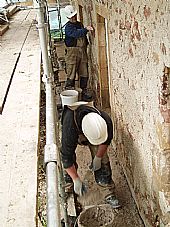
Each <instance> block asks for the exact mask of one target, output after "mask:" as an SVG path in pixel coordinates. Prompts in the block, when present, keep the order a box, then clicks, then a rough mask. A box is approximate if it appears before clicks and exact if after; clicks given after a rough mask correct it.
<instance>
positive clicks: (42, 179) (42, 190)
mask: <svg viewBox="0 0 170 227" xmlns="http://www.w3.org/2000/svg"><path fill="white" fill-rule="evenodd" d="M45 111H46V95H45V92H44V91H43V90H41V100H40V144H39V156H38V223H39V224H38V227H41V226H43V227H46V226H47V215H46V210H47V206H46V174H45V168H44V147H45V143H46V116H45Z"/></svg>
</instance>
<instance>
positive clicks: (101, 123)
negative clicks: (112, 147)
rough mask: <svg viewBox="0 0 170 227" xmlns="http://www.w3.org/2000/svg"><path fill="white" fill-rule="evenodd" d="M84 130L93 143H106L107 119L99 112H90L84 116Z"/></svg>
mask: <svg viewBox="0 0 170 227" xmlns="http://www.w3.org/2000/svg"><path fill="white" fill-rule="evenodd" d="M82 131H83V133H84V135H85V136H86V137H87V139H88V141H89V142H90V143H91V144H93V145H99V144H102V143H104V142H105V141H106V140H107V137H108V133H107V124H106V121H105V120H104V119H103V118H102V117H101V116H100V115H99V114H97V113H88V114H87V115H85V116H84V117H83V120H82Z"/></svg>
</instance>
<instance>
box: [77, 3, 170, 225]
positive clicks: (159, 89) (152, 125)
mask: <svg viewBox="0 0 170 227" xmlns="http://www.w3.org/2000/svg"><path fill="white" fill-rule="evenodd" d="M80 1H81V0H77V1H74V2H76V4H77V3H78V2H80ZM81 3H82V5H83V7H84V9H85V11H84V24H92V25H93V27H94V28H95V32H94V33H93V34H89V40H90V44H91V45H90V64H89V72H90V84H91V86H93V88H94V90H97V92H98V93H99V92H100V84H99V77H98V66H99V62H98V57H97V56H98V43H97V42H98V36H97V34H98V33H97V14H99V15H101V16H102V17H104V18H105V19H106V20H107V23H106V26H107V31H108V34H107V35H108V38H109V48H108V49H109V53H108V57H109V59H108V62H109V70H110V71H109V75H110V77H109V92H110V105H111V113H112V117H113V119H114V127H115V134H114V136H115V138H114V139H115V144H116V152H117V154H118V156H119V159H120V162H121V164H122V166H123V169H124V171H125V174H126V176H127V179H128V182H129V185H130V188H131V189H132V190H133V194H134V195H135V200H136V202H137V205H138V208H139V211H140V214H141V216H142V218H143V220H144V222H145V225H146V226H147V227H150V226H151V227H153V226H159V225H160V226H167V224H168V222H170V217H169V201H170V198H169V196H170V161H169V160H170V157H169V156H170V155H169V154H170V141H169V138H170V126H169V124H170V122H169V118H170V113H169V112H170V110H169V106H170V104H169V86H170V79H169V77H170V75H169V67H170V4H169V1H166V0H161V1H160V0H150V1H137V0H134V1H132V0H115V1H112V0H108V1H106V0H103V1H100V0H93V1H90V0H85V1H81ZM165 66H166V67H165ZM160 78H161V80H160ZM99 101H100V100H99Z"/></svg>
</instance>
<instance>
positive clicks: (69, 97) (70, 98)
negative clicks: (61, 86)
mask: <svg viewBox="0 0 170 227" xmlns="http://www.w3.org/2000/svg"><path fill="white" fill-rule="evenodd" d="M78 95H79V93H78V91H76V90H65V91H62V92H61V94H60V97H61V103H62V106H63V107H64V105H69V104H72V103H74V102H77V101H78Z"/></svg>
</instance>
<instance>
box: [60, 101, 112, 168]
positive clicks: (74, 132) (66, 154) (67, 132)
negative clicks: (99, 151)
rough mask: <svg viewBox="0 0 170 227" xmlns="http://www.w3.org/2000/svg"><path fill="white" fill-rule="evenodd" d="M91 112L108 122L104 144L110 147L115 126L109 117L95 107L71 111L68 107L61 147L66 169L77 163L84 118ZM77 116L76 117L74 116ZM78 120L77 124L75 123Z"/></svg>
mask: <svg viewBox="0 0 170 227" xmlns="http://www.w3.org/2000/svg"><path fill="white" fill-rule="evenodd" d="M91 112H96V113H100V115H101V117H102V118H103V119H104V120H105V121H106V124H107V131H108V138H107V140H106V141H105V142H104V143H103V144H106V145H109V144H110V143H111V140H112V138H113V124H112V120H111V118H110V117H109V115H108V114H107V113H105V112H103V111H99V110H98V111H96V109H95V108H93V107H87V106H84V105H81V106H79V107H78V108H77V110H75V113H74V111H73V110H70V109H69V108H68V107H66V106H65V107H64V111H63V114H62V139H61V143H62V147H61V157H62V162H63V166H64V168H66V169H67V168H69V167H71V166H72V165H73V164H75V162H76V154H75V150H76V147H77V144H78V138H79V135H80V134H83V132H82V128H81V125H82V119H83V117H84V116H85V115H86V114H88V113H91ZM74 114H75V115H74ZM75 120H76V122H75Z"/></svg>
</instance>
